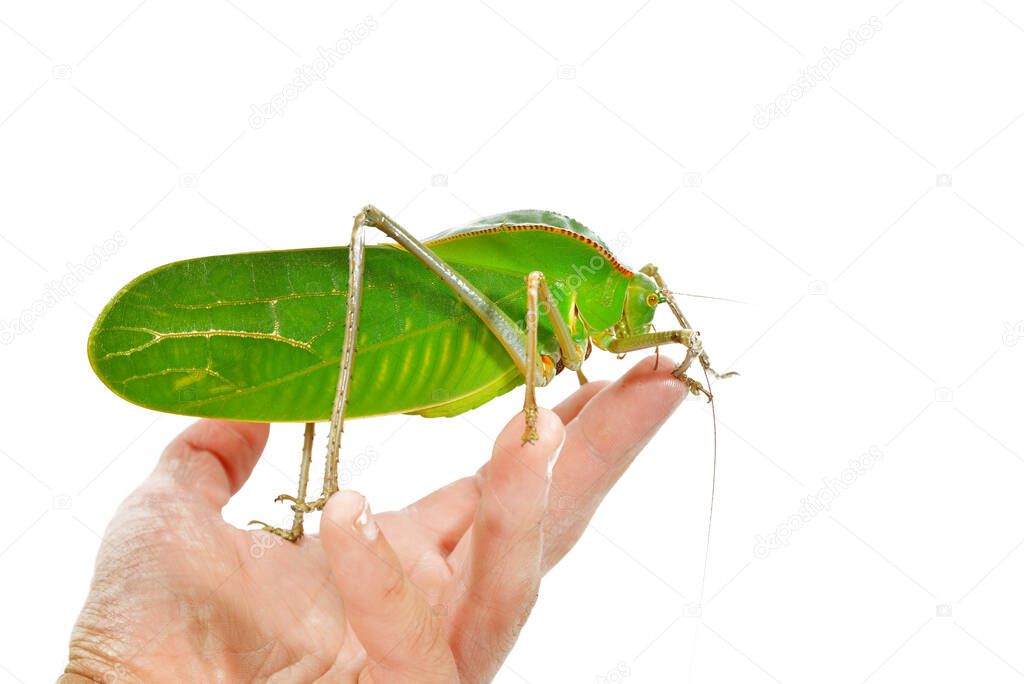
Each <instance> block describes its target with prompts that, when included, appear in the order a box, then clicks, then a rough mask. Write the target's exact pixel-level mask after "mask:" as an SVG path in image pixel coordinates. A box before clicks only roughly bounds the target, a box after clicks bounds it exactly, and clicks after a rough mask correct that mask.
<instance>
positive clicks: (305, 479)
mask: <svg viewBox="0 0 1024 684" xmlns="http://www.w3.org/2000/svg"><path fill="white" fill-rule="evenodd" d="M314 431H315V426H314V424H313V423H306V431H305V434H304V435H303V439H302V465H301V466H300V467H299V488H298V491H297V492H296V495H295V496H291V495H290V494H281V495H280V496H278V497H277V498H276V499H274V501H278V502H279V501H291V502H292V511H294V516H293V517H292V526H291V528H290V529H284V528H281V527H275V526H273V525H268V524H267V523H265V522H261V521H259V520H252V521H250V522H249V524H250V525H260V526H262V528H263V531H264V532H270V533H271V534H276V535H277V536H279V537H281V538H283V539H286V540H288V541H291V542H295V541H298V540H299V539H301V538H302V535H303V534H304V531H303V527H302V523H303V517H304V515H305V514H306V513H307V512H309V510H310V509H309V505H308V504H307V503H306V487H307V485H308V483H309V464H310V461H312V458H313V434H314Z"/></svg>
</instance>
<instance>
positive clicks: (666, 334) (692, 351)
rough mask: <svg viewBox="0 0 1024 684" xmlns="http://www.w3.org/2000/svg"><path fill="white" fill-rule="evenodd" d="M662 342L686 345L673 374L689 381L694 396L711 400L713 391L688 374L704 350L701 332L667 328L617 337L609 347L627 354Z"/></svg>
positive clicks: (609, 349) (684, 380)
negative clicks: (699, 395)
mask: <svg viewBox="0 0 1024 684" xmlns="http://www.w3.org/2000/svg"><path fill="white" fill-rule="evenodd" d="M662 344H681V345H683V346H685V347H686V357H685V358H684V359H683V362H682V363H680V364H679V365H678V366H676V368H675V370H673V371H672V375H674V376H675V377H677V378H678V379H680V380H682V381H683V382H685V383H687V384H688V385H689V387H690V393H691V394H693V395H694V396H696V395H697V394H703V395H704V396H706V397H707V398H708V400H709V401H710V400H711V398H712V397H711V393H710V392H709V391H708V390H706V389H705V388H704V385H702V384H701V383H700V382H698V381H696V380H694V379H693V378H691V377H689V376H687V375H686V371H687V370H689V368H690V364H691V363H692V362H693V360H694V359H695V358H700V356H701V354H703V352H704V350H703V347H702V346H701V342H700V333H698V332H697V331H696V330H690V329H688V328H684V329H682V330H665V331H662V332H649V333H641V334H639V335H630V336H628V337H616V338H614V339H612V340H610V341H609V342H608V345H607V347H608V351H610V352H613V353H616V354H625V353H626V352H631V351H639V350H641V349H650V348H652V347H654V348H657V347H658V346H660V345H662Z"/></svg>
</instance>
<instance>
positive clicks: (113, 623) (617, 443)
mask: <svg viewBox="0 0 1024 684" xmlns="http://www.w3.org/2000/svg"><path fill="white" fill-rule="evenodd" d="M656 365H657V368H656ZM673 367H674V366H673V364H672V363H671V361H670V360H667V359H664V358H663V359H662V360H661V363H660V364H656V362H655V360H654V357H651V358H648V359H645V360H643V361H641V362H640V363H638V364H637V365H636V366H634V367H633V368H632V369H631V370H630V371H628V372H627V373H626V374H625V375H624V376H623V377H621V378H620V379H619V380H618V381H616V382H614V383H611V384H608V383H604V382H591V383H588V384H586V385H584V386H583V387H581V388H580V389H579V390H578V391H577V392H576V393H575V394H574V395H572V396H571V397H569V398H568V399H567V400H566V401H565V402H563V403H562V404H561V405H559V406H558V407H556V408H555V409H554V411H546V410H543V409H542V410H540V412H539V416H538V425H537V431H538V434H539V439H538V440H537V441H536V442H535V443H533V444H530V443H526V444H523V442H522V439H521V436H522V433H523V429H524V422H523V417H522V415H521V414H520V415H518V416H517V417H516V418H514V419H513V420H512V421H511V422H510V423H509V424H508V425H507V426H506V427H505V429H504V430H503V431H502V432H501V434H500V435H499V436H498V437H497V439H496V441H495V445H494V450H493V453H492V456H491V459H490V461H489V462H488V463H487V464H486V465H485V466H484V467H483V468H481V470H480V471H479V472H477V473H476V474H475V475H472V476H469V477H466V478H463V479H461V480H457V481H455V482H453V483H451V484H450V485H448V486H446V487H444V488H442V489H440V490H438V491H435V492H433V493H432V494H429V495H427V496H426V497H424V498H423V499H421V500H419V501H418V502H416V503H414V504H412V505H410V506H408V507H406V508H404V509H402V510H399V511H391V512H386V513H374V512H371V511H370V509H369V506H368V505H367V504H366V501H365V499H364V498H363V497H362V496H361V495H359V494H358V493H356V492H354V491H351V490H348V491H342V492H339V493H338V494H335V495H334V496H332V497H331V499H330V500H329V501H328V503H327V505H326V508H325V510H324V516H323V519H322V521H321V524H320V534H319V535H307V536H306V537H304V538H303V539H302V540H301V542H299V543H298V544H291V543H287V542H284V541H282V540H280V539H279V538H277V537H274V536H273V535H270V534H268V533H266V532H262V531H257V532H253V531H247V530H242V529H238V528H236V527H234V526H232V525H229V524H228V523H226V522H225V521H224V519H223V518H222V516H221V509H222V508H223V506H224V505H225V504H226V503H227V501H228V500H229V499H230V498H231V496H232V495H233V494H234V493H235V492H237V491H238V490H239V488H241V486H242V485H243V484H244V483H245V481H246V479H247V478H248V477H249V474H250V473H251V472H252V469H253V467H254V466H255V464H256V461H257V460H258V459H259V457H260V454H261V453H262V451H263V448H264V446H265V444H266V440H267V435H268V426H267V425H266V424H259V423H234V422H227V421H213V420H201V421H199V422H197V423H195V424H194V425H193V426H192V427H190V428H189V429H187V430H186V431H185V432H184V433H182V434H181V435H180V436H179V437H178V438H177V439H175V441H174V442H172V443H171V444H170V445H169V446H168V447H167V449H166V451H165V452H164V454H163V456H162V457H161V459H160V462H159V464H158V465H157V467H156V469H155V470H154V472H153V474H152V475H150V477H149V478H148V479H147V480H146V481H145V482H144V483H143V484H142V485H141V486H140V487H139V488H138V489H137V490H136V491H135V492H134V493H133V494H132V495H131V496H129V497H128V499H127V500H126V501H125V502H124V503H123V504H122V505H121V507H120V509H119V510H118V512H117V514H116V516H115V518H114V520H113V521H112V522H111V524H110V526H109V527H108V529H107V532H106V535H105V537H104V540H103V543H102V545H101V547H100V551H99V555H98V558H97V561H96V569H95V575H94V577H93V581H92V587H91V590H90V593H89V596H88V598H87V600H86V603H85V607H84V609H83V611H82V613H81V615H80V616H79V619H78V623H77V624H76V625H75V628H74V631H73V633H72V636H71V646H70V661H69V665H68V666H67V669H66V671H65V674H64V675H63V676H62V677H61V680H60V681H61V682H79V681H81V682H85V681H105V682H118V683H119V684H120V683H123V682H142V681H145V682H163V681H168V682H169V681H270V682H314V681H319V682H360V683H361V684H368V683H372V684H385V683H387V684H390V683H399V682H403V683H404V682H423V683H433V682H486V681H490V679H491V678H492V677H493V676H494V675H495V673H496V672H497V671H498V670H499V668H500V667H501V664H502V662H503V661H504V660H505V658H506V656H507V655H508V653H509V651H510V650H511V648H512V646H513V644H514V643H515V641H516V638H517V637H518V635H519V631H520V629H521V628H522V626H523V624H524V623H525V621H526V619H527V617H528V616H529V614H530V610H531V608H532V607H533V605H534V602H535V601H536V599H537V595H538V590H539V586H540V581H541V578H542V577H543V575H544V574H545V573H546V572H547V571H548V570H549V569H550V568H551V567H552V566H554V565H555V564H556V563H557V562H558V561H559V560H561V559H562V557H563V556H565V554H566V553H567V552H568V551H569V550H570V549H571V548H572V546H573V545H574V544H575V543H576V541H577V540H578V539H579V537H580V535H581V534H582V533H583V531H584V530H585V528H586V525H587V524H588V522H589V520H590V518H591V516H592V515H593V513H594V511H595V510H596V508H597V506H598V504H599V503H600V502H601V500H602V499H603V498H604V496H605V494H607V492H608V490H609V489H610V488H611V487H612V485H614V484H615V482H616V481H617V480H618V479H619V477H620V476H621V475H622V473H623V472H624V471H625V470H626V468H627V467H628V466H629V465H630V463H632V461H633V459H634V458H635V457H636V455H637V453H638V452H639V451H640V449H641V448H643V446H644V445H645V444H646V443H647V442H648V441H649V440H650V438H651V437H652V436H653V435H654V433H655V432H656V431H657V430H658V428H659V427H660V426H661V425H662V423H664V421H665V420H667V419H668V417H669V416H670V415H671V414H672V412H673V411H674V410H675V408H676V407H677V406H678V405H679V403H680V402H681V401H682V400H683V398H684V397H685V396H686V393H687V385H686V384H685V383H684V382H681V381H680V380H678V379H677V378H676V377H674V376H673V375H672V368H673ZM560 447H561V448H560ZM660 457H663V458H679V457H680V455H679V453H678V451H677V450H675V449H673V450H672V453H666V454H661V455H660ZM555 459H557V460H555ZM552 461H554V466H553V469H552V468H550V467H549V464H551V463H552ZM549 473H550V474H549ZM254 548H258V549H260V551H257V552H256V553H254V552H253V549H254ZM595 600H600V597H599V596H595ZM566 627H567V628H569V627H571V625H567V626H566ZM553 648H554V647H553Z"/></svg>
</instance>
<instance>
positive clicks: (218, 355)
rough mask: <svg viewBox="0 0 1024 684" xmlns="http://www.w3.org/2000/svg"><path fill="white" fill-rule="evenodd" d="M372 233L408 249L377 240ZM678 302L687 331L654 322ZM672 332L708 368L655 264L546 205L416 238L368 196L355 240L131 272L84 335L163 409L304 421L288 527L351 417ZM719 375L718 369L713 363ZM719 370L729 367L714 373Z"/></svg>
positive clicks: (295, 529)
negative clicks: (317, 435)
mask: <svg viewBox="0 0 1024 684" xmlns="http://www.w3.org/2000/svg"><path fill="white" fill-rule="evenodd" d="M367 228H374V229H377V230H380V231H382V232H383V233H384V234H385V235H387V236H388V237H389V238H391V239H392V240H394V241H395V243H397V244H386V245H375V246H369V247H367V246H365V232H366V229H367ZM660 304H666V305H667V306H668V307H669V308H670V309H671V310H672V312H673V314H674V315H675V317H676V319H677V320H678V321H679V324H680V326H681V328H680V329H678V330H671V331H662V332H653V331H652V326H651V322H652V320H653V318H654V313H655V310H656V308H657V307H658V306H659V305H660ZM668 343H677V344H682V345H684V346H685V347H686V358H685V359H684V361H683V362H682V364H680V366H679V367H678V368H676V370H675V371H674V373H675V374H676V376H677V377H678V378H680V379H681V380H684V381H686V382H688V383H689V384H690V389H691V391H692V392H693V393H694V394H697V393H704V394H706V395H707V396H708V397H709V398H710V394H709V393H708V391H707V390H706V389H705V388H704V387H703V386H702V385H701V384H700V383H699V382H697V381H696V380H693V379H690V378H688V377H686V375H685V373H686V371H687V369H688V368H689V366H690V364H691V362H692V361H693V359H697V360H698V361H699V362H700V364H701V366H702V367H703V368H704V370H705V371H708V372H711V373H713V374H715V373H714V371H713V370H712V369H711V364H710V361H709V360H708V357H707V354H706V353H704V351H703V350H702V348H701V345H700V339H699V333H697V332H696V331H695V330H693V329H692V328H691V326H690V325H689V323H688V322H687V320H686V318H685V316H684V315H683V314H682V311H681V310H680V309H679V307H678V306H677V304H676V302H675V300H674V299H673V298H672V296H671V293H670V292H668V290H667V289H666V287H665V283H664V281H663V280H662V279H661V276H660V275H659V274H658V271H657V269H656V268H655V267H654V266H652V265H649V266H646V267H644V268H643V269H640V270H639V271H633V270H631V269H629V268H627V267H626V266H624V265H623V264H622V263H621V262H620V261H619V260H618V259H617V258H616V257H615V256H614V255H613V254H612V252H611V250H609V249H608V247H607V246H606V245H605V244H604V243H603V242H602V241H601V239H600V238H599V237H598V236H597V235H596V234H594V233H593V232H592V231H590V230H588V229H587V228H586V227H584V226H583V225H582V224H580V223H579V222H577V221H575V220H573V219H570V218H568V217H566V216H563V215H561V214H557V213H554V212H548V211H536V210H526V211H513V212H508V213H504V214H498V215H495V216H490V217H487V218H483V219H480V220H479V221H477V222H475V223H473V224H471V225H468V226H465V227H463V228H459V229H456V230H452V231H448V232H446V233H442V234H440V235H438V236H436V237H434V238H432V239H429V240H426V241H423V242H420V241H418V240H416V239H415V238H414V237H413V236H412V235H411V234H410V233H409V232H407V231H406V230H405V229H404V228H402V227H401V226H399V225H398V224H397V223H395V222H394V221H393V220H392V219H390V218H389V217H388V216H386V215H385V214H383V213H382V212H380V211H379V210H377V209H376V208H374V207H372V206H367V207H366V208H364V209H363V210H362V211H361V212H360V213H359V215H358V216H357V217H356V220H355V225H354V227H353V230H352V240H351V243H350V245H349V247H340V248H325V249H302V250H287V251H275V252H254V253H246V254H233V255H227V256H214V257H205V258H200V259H191V260H187V261H179V262H176V263H172V264H168V265H166V266H161V267H159V268H156V269H154V270H152V271H150V272H148V273H146V274H144V275H142V276H140V277H138V278H136V279H135V280H134V281H132V282H131V283H129V284H128V285H126V286H125V287H124V288H122V290H121V291H120V292H118V293H117V294H116V295H115V296H114V298H113V299H112V300H111V301H110V303H109V304H107V306H106V308H105V309H104V310H103V312H102V313H101V314H100V316H99V318H98V319H97V321H96V324H95V326H94V328H93V330H92V333H91V334H90V337H89V360H90V362H91V363H92V367H93V369H94V370H95V372H96V374H97V375H98V376H99V378H100V379H101V380H102V381H103V382H104V383H105V384H106V385H107V386H108V387H109V388H110V389H111V390H113V391H114V392H115V393H116V394H118V395H120V396H121V397H124V398H125V399H127V400H128V401H131V402H134V403H136V404H139V405H141V406H145V407H147V408H151V409H156V410H158V411H164V412H168V413H177V414H183V415H190V416H205V417H211V418H230V419H234V420H250V421H273V422H278V421H295V422H304V423H306V434H305V440H304V444H303V454H302V465H301V470H300V477H299V489H298V493H297V495H296V496H294V497H293V496H290V495H282V496H280V497H278V500H288V501H291V502H292V508H293V510H294V511H295V517H294V521H293V524H292V527H291V529H281V528H276V527H271V526H269V525H264V527H265V529H267V530H268V531H270V532H274V533H275V534H278V535H280V536H282V537H285V538H286V539H290V540H296V539H298V538H299V537H301V536H302V518H303V514H304V513H306V512H309V511H311V510H318V509H320V508H322V507H323V505H324V503H325V502H326V500H327V498H328V497H329V496H330V495H331V494H333V493H334V492H336V491H338V453H339V448H340V439H341V432H342V425H343V423H344V420H345V418H346V417H359V416H375V415H384V414H391V413H414V414H419V415H423V416H430V417H433V416H454V415H458V414H460V413H462V412H464V411H468V410H470V409H472V408H475V407H477V406H480V405H481V404H484V403H486V402H487V401H489V400H491V399H493V398H494V397H496V396H498V395H500V394H503V393H505V392H507V391H509V390H511V389H513V388H515V387H518V386H519V385H522V384H525V385H526V400H525V404H524V412H525V417H526V432H525V434H524V435H523V440H524V442H526V441H532V440H534V439H536V436H537V435H536V415H537V408H536V400H535V395H534V389H535V388H536V387H538V386H543V385H545V384H547V383H548V382H549V381H550V380H551V379H552V378H553V377H554V375H555V374H556V373H557V372H559V371H560V370H562V369H563V368H569V369H570V370H573V371H576V372H577V374H578V376H579V379H580V382H581V383H583V382H586V377H585V376H584V375H583V373H582V370H581V365H582V363H583V361H584V360H585V359H586V357H587V356H588V355H589V352H590V349H591V344H593V345H596V346H597V347H599V348H601V349H605V350H608V351H611V352H614V353H625V352H628V351H634V350H638V349H646V348H651V347H657V346H659V345H663V344H668ZM715 375H716V376H717V374H715ZM718 377H723V376H718ZM324 420H330V424H331V427H330V433H329V436H328V447H327V452H328V453H327V464H326V468H325V477H324V488H323V492H322V495H321V497H320V498H318V499H316V500H313V501H307V500H306V488H307V482H308V476H309V465H310V458H311V450H312V443H313V424H314V423H315V422H316V421H324Z"/></svg>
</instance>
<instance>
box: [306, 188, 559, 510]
mask: <svg viewBox="0 0 1024 684" xmlns="http://www.w3.org/2000/svg"><path fill="white" fill-rule="evenodd" d="M367 229H375V230H379V231H381V232H382V233H384V234H385V235H387V236H388V237H389V238H391V239H393V240H394V241H395V242H397V243H398V244H400V245H401V246H402V247H404V248H405V249H406V251H408V252H409V253H410V254H412V255H413V256H414V257H416V258H417V259H418V260H419V261H420V262H422V263H423V265H424V266H426V267H427V268H428V269H429V270H431V271H432V272H433V273H434V274H435V275H436V276H437V277H438V278H439V279H440V280H441V281H442V282H444V283H445V284H446V285H447V286H448V287H449V288H451V289H452V291H453V292H455V294H456V295H458V297H459V298H460V299H461V300H462V301H463V303H465V304H466V305H467V306H469V308H470V309H471V310H472V311H473V312H474V313H475V314H476V315H477V316H478V317H479V318H480V320H481V321H482V322H483V323H484V324H485V325H486V326H487V328H488V329H489V330H490V331H491V333H492V334H494V336H495V337H496V338H497V339H498V340H499V341H500V342H501V344H502V346H504V348H505V350H506V351H507V352H508V354H509V356H510V357H511V358H512V360H513V362H514V363H515V364H516V366H517V367H518V368H519V370H520V372H522V373H523V375H524V377H526V378H528V379H530V378H531V377H532V378H533V379H534V381H535V382H536V381H537V380H538V379H540V382H541V383H542V384H543V382H544V379H543V378H544V376H543V373H544V370H543V367H542V364H541V362H540V360H539V359H537V358H530V357H529V356H528V355H527V353H526V335H525V334H524V333H523V331H522V330H520V329H519V326H517V325H516V323H515V321H513V320H512V319H511V318H510V317H509V316H508V314H506V313H505V312H504V311H502V310H501V309H500V308H499V307H498V306H497V305H496V304H495V303H494V302H492V301H491V300H490V299H488V298H487V296H486V295H484V294H483V292H481V291H480V290H479V289H478V288H477V287H476V286H474V285H473V284H472V283H471V282H469V281H468V280H466V279H465V278H464V277H462V276H461V275H460V274H459V273H458V272H457V271H455V269H453V268H452V267H451V266H449V265H448V264H447V263H446V262H445V261H444V260H443V259H441V258H440V257H438V256H437V255H436V254H435V253H434V252H433V251H431V250H430V249H429V248H428V247H427V246H426V245H424V244H423V243H422V242H420V241H419V240H417V239H416V238H415V237H413V235H412V234H411V233H409V231H407V230H405V229H404V228H402V227H401V226H400V225H398V224H397V223H395V221H394V220H392V219H391V218H390V217H389V216H387V215H386V214H384V213H383V212H381V211H380V210H378V209H377V208H376V207H374V206H372V205H367V206H366V207H364V208H363V210H362V211H361V212H359V214H358V215H357V216H356V218H355V222H354V224H353V226H352V240H351V242H350V243H349V250H348V255H349V270H348V296H347V300H346V305H347V309H346V317H345V339H344V342H343V344H342V350H341V362H340V366H339V371H338V384H337V389H336V392H335V396H334V404H333V407H332V410H331V426H330V432H329V434H328V436H327V464H326V467H325V468H324V487H323V492H322V494H321V496H320V498H318V499H316V500H315V501H311V502H309V503H308V504H306V505H305V506H303V507H302V508H303V509H304V510H320V509H322V508H323V507H324V505H326V503H327V499H328V498H330V496H331V495H332V494H334V493H335V492H337V491H338V454H339V452H340V449H341V435H342V432H343V430H344V424H345V409H346V407H347V405H348V394H349V389H350V385H351V380H352V366H353V364H354V362H355V352H356V338H357V336H358V331H359V314H360V310H361V308H362V293H363V274H364V271H365V253H366V230H367ZM296 507H298V504H296Z"/></svg>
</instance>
